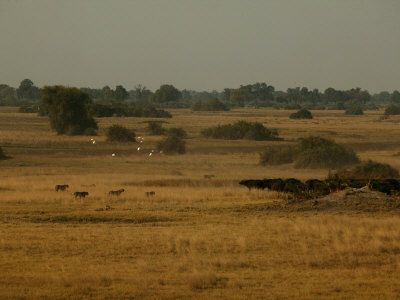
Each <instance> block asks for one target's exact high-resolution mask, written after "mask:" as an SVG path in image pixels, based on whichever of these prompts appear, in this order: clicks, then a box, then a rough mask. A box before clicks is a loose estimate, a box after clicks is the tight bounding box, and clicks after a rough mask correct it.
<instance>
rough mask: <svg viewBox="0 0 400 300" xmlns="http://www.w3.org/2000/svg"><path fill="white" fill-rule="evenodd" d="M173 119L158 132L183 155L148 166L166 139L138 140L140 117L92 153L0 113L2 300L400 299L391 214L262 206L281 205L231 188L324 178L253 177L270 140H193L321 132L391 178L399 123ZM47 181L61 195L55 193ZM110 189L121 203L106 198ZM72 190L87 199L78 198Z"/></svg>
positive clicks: (330, 118)
mask: <svg viewBox="0 0 400 300" xmlns="http://www.w3.org/2000/svg"><path fill="white" fill-rule="evenodd" d="M172 113H173V115H174V118H172V119H169V120H167V122H168V123H167V124H165V125H164V126H165V127H181V126H182V127H185V129H187V132H188V134H189V139H188V140H187V145H188V153H187V154H185V155H182V156H165V155H162V154H158V153H156V154H154V155H153V156H152V157H149V156H148V153H149V151H150V150H151V149H153V148H154V146H155V143H156V142H157V141H158V140H159V139H161V137H157V136H151V137H150V136H147V135H146V130H145V129H146V126H147V124H146V123H143V121H145V119H138V118H105V119H101V120H99V125H100V131H99V134H100V135H99V136H97V137H94V138H95V140H96V142H97V143H96V145H93V144H91V143H90V138H92V137H85V136H83V137H82V136H80V137H66V136H57V135H55V134H54V132H52V131H50V130H49V126H48V123H47V120H46V118H42V117H37V116H35V115H33V114H18V113H16V112H15V110H14V109H12V108H0V128H1V132H0V146H1V147H2V148H3V150H4V151H5V152H6V154H7V155H10V156H12V157H13V159H10V160H5V161H1V162H0V270H1V272H0V299H22V298H25V299H39V298H48V299H65V298H70V299H77V298H93V299H133V298H135V299H190V298H192V299H205V298H208V299H210V298H211V299H214V298H219V299H396V298H400V287H399V286H398V282H399V279H400V272H399V271H400V218H399V213H398V211H388V212H370V213H367V212H361V211H359V210H354V209H352V210H350V209H349V210H333V211H330V212H328V211H312V210H308V211H304V212H295V211H290V210H284V209H283V210H271V209H268V206H269V204H271V203H275V202H277V201H283V200H280V198H279V197H280V195H277V194H276V193H271V192H267V191H265V192H257V191H252V192H251V193H249V192H248V191H247V189H245V188H244V187H241V186H239V185H238V184H237V182H238V181H239V180H241V179H245V178H264V177H286V178H288V177H297V178H301V179H307V178H323V177H325V176H326V175H327V173H328V170H295V169H293V168H292V166H291V165H284V166H277V167H267V168H265V167H261V166H259V165H258V152H259V151H261V150H262V149H263V148H264V147H265V146H267V145H274V144H276V143H277V142H255V141H222V140H208V139H204V138H203V137H201V136H200V131H201V130H202V129H204V128H206V127H208V126H212V125H216V124H219V123H221V124H222V123H229V122H234V121H236V120H240V119H246V120H251V121H260V122H262V123H264V124H265V125H267V126H270V127H275V128H279V130H280V132H281V135H282V136H283V137H284V138H285V141H282V142H278V143H281V144H290V143H293V142H294V141H295V139H296V138H298V137H301V136H306V135H309V134H320V135H324V136H327V137H330V138H334V139H335V140H337V141H338V142H341V143H344V144H347V145H349V146H352V147H354V148H355V149H356V150H357V152H358V153H359V154H360V156H361V157H362V158H363V159H374V160H377V161H381V162H387V163H390V164H391V165H393V166H395V167H397V168H400V159H399V156H394V155H395V154H397V153H398V152H399V151H400V144H399V143H398V141H399V138H400V136H399V134H398V133H397V132H396V126H397V122H398V120H397V119H395V118H391V119H388V120H383V121H382V120H379V118H380V115H381V114H382V112H367V113H366V115H364V116H360V117H358V116H357V117H354V116H351V117H350V116H345V115H344V114H343V112H337V111H318V112H313V115H314V116H315V117H314V119H313V120H293V119H289V118H288V116H289V114H290V112H289V111H274V110H267V109H260V110H252V109H240V110H233V111H229V112H223V113H218V114H217V113H210V112H196V113H192V112H190V111H188V110H173V111H172ZM111 124H121V125H124V126H127V127H128V128H131V129H134V130H135V131H136V132H137V135H141V136H144V137H145V142H144V143H143V145H142V150H141V151H139V152H138V151H137V150H136V148H137V144H133V145H123V144H113V143H108V142H106V140H105V136H104V132H105V128H106V127H107V126H109V125H111ZM111 153H116V154H117V156H116V157H112V156H111ZM205 174H213V175H215V178H213V179H205V178H204V176H203V175H205ZM56 184H69V185H70V188H69V189H68V190H67V191H66V192H55V190H54V186H55V185H56ZM93 185H95V186H93ZM119 188H124V189H125V190H126V191H125V192H124V193H123V194H122V195H121V196H120V197H115V196H114V197H111V196H109V195H108V191H110V190H116V189H119ZM75 191H88V192H89V196H88V197H87V198H85V199H75V198H74V197H73V195H72V193H73V192H75ZM148 191H155V193H156V194H155V196H153V197H151V196H150V197H147V196H146V195H145V192H148ZM107 206H109V207H110V208H111V209H106V207H107Z"/></svg>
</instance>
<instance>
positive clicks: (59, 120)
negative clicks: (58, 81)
mask: <svg viewBox="0 0 400 300" xmlns="http://www.w3.org/2000/svg"><path fill="white" fill-rule="evenodd" d="M90 102H91V101H90V98H89V95H88V94H86V93H84V92H82V91H81V90H79V89H77V88H74V87H64V86H60V85H56V86H46V87H44V89H43V97H42V105H43V106H45V107H46V108H47V110H48V114H49V119H50V126H51V128H53V129H54V130H56V131H57V134H69V135H78V134H83V133H84V132H85V130H87V129H88V128H93V129H97V123H96V121H95V120H94V119H93V117H92V116H91V115H90V114H89V112H88V105H89V104H90Z"/></svg>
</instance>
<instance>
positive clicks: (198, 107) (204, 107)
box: [192, 98, 229, 111]
mask: <svg viewBox="0 0 400 300" xmlns="http://www.w3.org/2000/svg"><path fill="white" fill-rule="evenodd" d="M192 110H195V111H226V110H229V108H228V107H227V106H226V105H225V104H224V103H222V102H221V101H219V100H218V99H217V98H212V99H208V100H197V101H195V102H194V103H193V105H192Z"/></svg>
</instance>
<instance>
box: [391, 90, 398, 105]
mask: <svg viewBox="0 0 400 300" xmlns="http://www.w3.org/2000/svg"><path fill="white" fill-rule="evenodd" d="M390 101H391V102H392V103H395V104H400V93H399V91H397V90H396V91H393V93H392V94H391V95H390Z"/></svg>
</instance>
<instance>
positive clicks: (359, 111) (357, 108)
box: [345, 105, 364, 116]
mask: <svg viewBox="0 0 400 300" xmlns="http://www.w3.org/2000/svg"><path fill="white" fill-rule="evenodd" d="M345 114H346V115H354V116H356V115H363V114H364V111H363V108H362V106H361V105H354V106H351V107H349V108H348V109H346V112H345Z"/></svg>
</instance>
